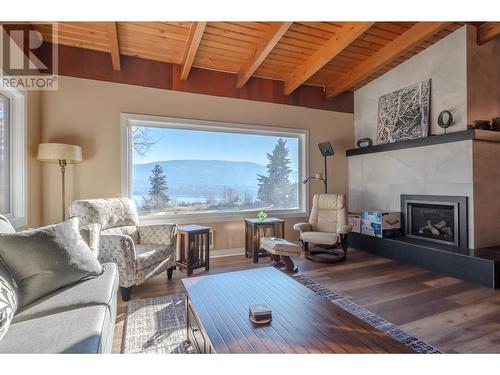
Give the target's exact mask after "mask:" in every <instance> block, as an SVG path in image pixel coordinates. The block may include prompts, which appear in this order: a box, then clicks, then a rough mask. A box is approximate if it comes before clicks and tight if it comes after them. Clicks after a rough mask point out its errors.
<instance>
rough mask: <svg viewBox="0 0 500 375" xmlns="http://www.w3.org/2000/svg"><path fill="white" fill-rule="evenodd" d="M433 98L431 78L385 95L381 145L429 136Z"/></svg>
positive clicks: (381, 106) (380, 123)
mask: <svg viewBox="0 0 500 375" xmlns="http://www.w3.org/2000/svg"><path fill="white" fill-rule="evenodd" d="M430 97H431V80H430V79H428V80H425V81H423V82H419V83H416V84H414V85H411V86H409V87H406V88H404V89H401V90H397V91H394V92H391V93H390V94H386V95H384V96H381V97H380V99H379V101H378V119H377V144H384V143H392V142H400V141H404V140H408V139H415V138H421V137H427V134H428V130H429V112H430V108H429V107H430Z"/></svg>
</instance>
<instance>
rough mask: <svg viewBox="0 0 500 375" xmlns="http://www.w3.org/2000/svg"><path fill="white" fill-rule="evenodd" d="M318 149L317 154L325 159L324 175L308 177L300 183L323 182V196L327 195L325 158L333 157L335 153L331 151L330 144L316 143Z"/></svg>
mask: <svg viewBox="0 0 500 375" xmlns="http://www.w3.org/2000/svg"><path fill="white" fill-rule="evenodd" d="M318 148H319V152H321V155H323V157H324V158H325V173H324V174H323V175H321V174H319V173H318V174H317V175H316V176H309V177H307V178H306V179H305V180H304V181H302V183H303V184H307V183H308V182H309V181H310V180H319V181H323V185H325V194H327V193H328V169H327V163H326V158H327V157H328V156H333V155H334V154H335V151H333V147H332V144H331V143H330V142H323V143H318Z"/></svg>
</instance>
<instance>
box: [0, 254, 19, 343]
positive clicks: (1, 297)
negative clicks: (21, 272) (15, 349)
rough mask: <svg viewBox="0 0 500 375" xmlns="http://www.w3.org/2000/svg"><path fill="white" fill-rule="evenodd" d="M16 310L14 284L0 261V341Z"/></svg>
mask: <svg viewBox="0 0 500 375" xmlns="http://www.w3.org/2000/svg"><path fill="white" fill-rule="evenodd" d="M16 308H17V295H16V282H15V281H14V279H13V278H12V275H11V274H10V272H9V270H8V269H7V267H5V265H4V264H3V262H2V260H1V259H0V341H2V339H3V338H4V336H5V334H6V333H7V330H8V329H9V326H10V322H11V321H12V319H13V318H14V313H15V312H16Z"/></svg>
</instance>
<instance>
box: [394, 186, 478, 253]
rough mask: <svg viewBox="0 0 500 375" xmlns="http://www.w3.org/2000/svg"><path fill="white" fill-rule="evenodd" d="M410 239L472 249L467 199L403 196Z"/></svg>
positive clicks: (406, 225)
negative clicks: (469, 238)
mask: <svg viewBox="0 0 500 375" xmlns="http://www.w3.org/2000/svg"><path fill="white" fill-rule="evenodd" d="M401 213H402V220H403V230H404V234H405V236H407V237H410V238H415V239H420V240H425V241H432V242H436V243H440V244H444V245H451V246H456V247H461V248H464V249H466V248H468V240H467V238H468V230H467V197H458V196H444V195H407V194H402V195H401Z"/></svg>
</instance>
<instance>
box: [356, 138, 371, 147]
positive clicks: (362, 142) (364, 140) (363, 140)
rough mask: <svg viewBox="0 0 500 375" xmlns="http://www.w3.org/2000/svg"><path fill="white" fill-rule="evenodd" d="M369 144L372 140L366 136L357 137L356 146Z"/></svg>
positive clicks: (367, 145)
mask: <svg viewBox="0 0 500 375" xmlns="http://www.w3.org/2000/svg"><path fill="white" fill-rule="evenodd" d="M371 145H373V141H372V140H371V138H368V137H366V138H361V139H358V141H357V142H356V146H358V147H359V148H365V147H370V146H371Z"/></svg>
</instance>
